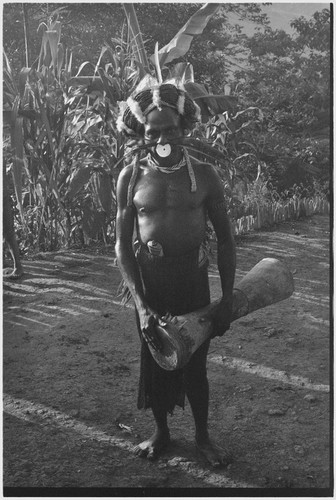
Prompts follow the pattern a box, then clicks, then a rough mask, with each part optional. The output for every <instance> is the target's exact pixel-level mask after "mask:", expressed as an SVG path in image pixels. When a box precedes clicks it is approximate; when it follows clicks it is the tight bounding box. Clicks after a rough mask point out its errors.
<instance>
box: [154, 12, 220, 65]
mask: <svg viewBox="0 0 336 500" xmlns="http://www.w3.org/2000/svg"><path fill="white" fill-rule="evenodd" d="M221 5H222V4H220V3H207V4H205V5H203V6H202V7H201V8H200V9H199V10H198V11H197V12H195V14H194V15H193V16H191V18H190V19H189V20H188V21H187V22H186V24H185V25H184V26H183V28H181V29H180V31H179V32H178V33H177V34H176V35H175V36H174V38H173V39H172V40H171V41H170V42H169V43H168V44H167V45H165V46H164V47H162V49H160V50H159V54H158V55H159V61H160V65H161V67H162V66H163V65H164V64H168V63H170V62H172V61H174V60H175V59H178V58H179V57H183V56H184V55H185V54H186V53H187V52H188V50H189V48H190V45H191V42H192V40H193V38H194V36H196V35H200V34H201V33H202V32H203V30H204V28H205V27H206V25H207V24H208V21H209V19H210V18H211V17H212V16H213V15H214V14H215V13H216V12H217V10H218V9H219V7H220V6H221ZM150 60H151V61H152V62H154V56H151V57H150Z"/></svg>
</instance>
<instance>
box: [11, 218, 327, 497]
mask: <svg viewBox="0 0 336 500" xmlns="http://www.w3.org/2000/svg"><path fill="white" fill-rule="evenodd" d="M329 229H330V228H329V218H328V217H326V216H314V217H311V218H307V219H303V220H300V221H297V222H293V223H286V224H283V225H281V226H279V227H277V228H276V229H275V230H272V231H270V232H256V233H251V234H249V235H247V236H244V237H242V238H240V239H239V241H238V247H237V251H238V261H237V268H238V269H237V280H239V279H240V278H241V277H242V276H243V275H244V274H245V273H246V272H247V271H248V270H250V269H251V268H252V267H253V266H254V265H255V264H256V263H257V262H258V261H259V260H261V259H262V258H264V257H275V258H278V259H280V260H283V261H284V262H285V263H286V264H287V265H288V266H289V268H290V270H291V271H292V272H293V273H294V278H295V289H296V291H295V292H294V295H293V296H292V297H291V298H290V299H288V300H286V301H283V302H281V303H279V304H276V305H274V306H271V307H268V308H265V309H263V310H260V311H256V312H254V313H253V314H251V315H249V316H246V317H245V318H242V319H240V320H238V321H236V322H235V323H234V324H233V325H232V328H231V329H230V331H229V332H227V334H226V335H225V336H224V337H223V338H218V339H215V340H214V341H213V342H212V343H211V346H210V354H209V357H208V371H209V381H210V390H211V407H210V431H211V434H212V436H213V437H214V438H215V440H216V442H217V443H218V444H219V445H224V444H225V445H226V446H228V447H229V448H230V449H231V451H232V453H233V455H234V462H233V464H232V465H230V466H229V467H228V468H227V469H223V470H222V469H218V470H216V469H211V468H209V467H208V466H207V465H206V464H205V463H204V462H203V461H202V459H201V457H200V456H198V455H197V452H196V451H195V448H194V444H193V433H194V430H193V425H192V422H193V421H192V417H191V412H190V408H189V406H187V408H186V410H185V411H184V412H183V411H182V410H180V409H176V411H175V414H174V416H173V417H171V418H170V426H171V431H172V438H173V442H172V445H171V447H170V448H169V449H168V450H167V451H166V452H165V453H164V454H163V456H162V457H161V458H160V459H159V460H158V461H156V462H148V461H146V460H145V459H140V458H137V457H135V456H134V454H133V453H132V447H133V446H134V445H135V444H137V443H138V442H139V441H140V440H141V439H144V438H146V437H148V436H149V435H150V433H151V431H152V418H151V413H150V412H140V411H138V410H137V409H136V394H137V383H138V370H139V349H138V347H139V340H138V336H137V332H136V329H135V322H134V311H133V309H132V308H131V307H129V308H122V307H121V306H120V305H119V303H118V301H119V298H118V296H117V293H116V291H117V287H118V284H119V281H120V276H119V271H118V269H117V268H116V267H115V265H114V258H113V254H112V251H111V252H110V253H106V252H105V254H102V253H94V252H92V251H91V252H89V251H83V250H81V251H61V252H55V253H48V254H39V255H38V256H36V257H35V258H34V259H33V260H29V261H24V263H23V264H24V267H25V271H26V274H25V276H24V278H23V279H22V280H21V281H18V282H9V281H6V282H4V293H3V317H4V320H3V321H4V322H3V326H4V327H3V356H4V358H3V375H4V384H3V392H4V403H3V409H4V417H3V433H4V476H3V483H4V486H5V487H6V488H8V487H15V488H18V487H22V488H38V489H39V490H30V494H32V493H33V492H34V491H35V494H37V493H36V492H37V491H40V493H41V492H43V491H44V490H43V488H74V489H73V490H70V489H69V490H68V494H69V496H71V494H77V495H79V494H80V495H82V496H84V494H85V491H84V490H78V489H79V488H116V490H114V491H115V492H117V491H118V489H119V488H121V490H119V491H121V492H124V493H122V494H125V492H126V491H127V492H128V495H129V496H132V492H133V493H134V494H135V495H138V494H140V493H139V491H140V492H145V493H147V494H148V495H155V496H156V495H158V496H159V495H160V494H162V490H161V493H160V491H159V490H157V489H156V488H165V489H167V488H168V490H165V495H166V496H171V495H172V494H173V493H170V492H173V491H174V489H175V488H181V489H180V490H178V492H180V494H182V492H183V491H184V490H183V489H184V488H186V489H187V490H188V491H190V488H200V489H203V493H202V494H203V496H209V495H210V494H211V493H212V492H216V494H217V495H218V494H223V495H225V496H227V495H228V494H229V492H228V491H226V490H218V489H219V488H225V489H230V488H232V489H239V488H242V496H246V495H248V491H249V490H248V489H249V488H262V489H265V488H266V489H270V491H271V490H272V491H273V490H274V491H275V492H278V494H280V493H281V492H282V491H286V490H287V489H288V488H293V496H294V489H297V488H300V489H302V488H304V489H308V490H309V491H310V493H309V492H308V494H311V495H314V493H318V489H321V488H323V489H325V488H328V487H329V486H330V477H329V474H330V470H329V468H330V449H329V447H330V433H329V431H330V424H329V417H330V415H329V402H330V401H329V400H330V391H329V382H330V380H329V361H330V359H329V356H330V354H329V351H330V327H329V273H330V269H329V245H330V243H329V242H330V232H329ZM214 263H215V256H213V263H212V264H211V268H210V275H211V278H210V279H211V288H212V294H213V297H214V298H215V297H216V296H218V295H219V278H218V274H217V272H216V266H215V264H214ZM128 489H129V490H128ZM27 491H28V490H27ZM53 491H54V496H58V493H59V490H56V489H55V490H53ZM78 491H81V493H78ZM88 491H90V492H91V494H92V496H94V492H95V491H96V490H88ZM111 491H112V490H110V492H109V494H110V495H111ZM195 491H196V490H195ZM218 491H219V493H218ZM221 491H222V493H221ZM6 492H7V494H13V493H14V490H11V489H10V488H8V489H7V490H6ZM11 492H12V493H11ZM104 492H108V490H100V493H101V494H102V493H104ZM115 492H114V493H113V494H115ZM21 493H22V491H21ZM113 494H112V495H113ZM175 494H176V493H175ZM177 494H179V493H177Z"/></svg>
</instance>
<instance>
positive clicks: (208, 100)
mask: <svg viewBox="0 0 336 500" xmlns="http://www.w3.org/2000/svg"><path fill="white" fill-rule="evenodd" d="M184 86H185V89H186V91H187V92H188V94H189V95H190V97H192V99H194V100H195V101H196V102H197V104H198V105H199V107H200V108H201V115H202V121H203V122H204V123H206V122H207V121H208V120H209V118H210V117H211V116H215V115H219V114H221V113H224V112H225V111H230V112H233V111H234V110H235V108H236V106H237V102H238V100H237V98H236V97H232V96H228V95H224V94H220V95H216V94H209V93H208V91H207V89H206V88H205V86H204V85H202V84H200V83H195V82H187V83H185V85H184Z"/></svg>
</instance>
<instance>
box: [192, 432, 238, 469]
mask: <svg viewBox="0 0 336 500" xmlns="http://www.w3.org/2000/svg"><path fill="white" fill-rule="evenodd" d="M196 448H197V449H198V450H199V451H200V452H201V454H202V455H203V456H204V457H205V458H206V460H207V461H208V462H209V463H210V464H211V465H212V466H213V467H221V466H227V465H229V464H230V463H231V462H232V455H231V453H230V452H229V451H228V450H225V449H224V448H220V447H219V446H217V445H215V444H212V443H211V441H210V439H209V438H207V439H203V440H200V439H196Z"/></svg>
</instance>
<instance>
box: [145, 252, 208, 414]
mask: <svg viewBox="0 0 336 500" xmlns="http://www.w3.org/2000/svg"><path fill="white" fill-rule="evenodd" d="M136 259H137V262H138V265H139V268H140V272H141V277H142V281H143V287H144V293H145V297H146V301H147V303H148V305H149V306H150V307H151V308H152V309H153V310H154V311H156V312H157V313H159V314H160V315H164V314H165V313H167V312H169V313H171V314H173V315H179V314H186V313H188V312H192V311H195V310H196V309H199V308H201V307H204V306H206V305H207V304H209V303H210V291H209V281H208V271H207V268H208V258H207V256H206V255H205V254H204V253H203V252H202V251H201V252H200V248H197V249H195V250H194V251H192V252H189V253H188V254H186V255H182V256H178V257H157V256H154V255H151V254H150V253H149V252H148V250H147V247H146V246H144V245H139V246H138V248H137V250H136ZM136 317H137V318H136V319H137V326H138V331H139V335H140V339H141V364H140V381H139V393H138V408H139V409H140V408H150V407H152V405H153V402H154V404H155V406H156V407H159V408H162V409H164V410H166V411H167V412H170V413H171V412H172V411H173V409H174V407H175V405H178V406H181V407H182V408H184V401H185V388H184V377H183V372H184V370H183V369H182V370H174V371H167V370H163V369H162V368H161V367H160V366H159V365H158V364H157V363H156V362H155V361H154V359H153V357H152V355H151V353H150V351H149V349H148V346H147V344H146V342H145V341H144V340H143V337H142V334H141V330H140V325H139V318H138V315H136Z"/></svg>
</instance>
